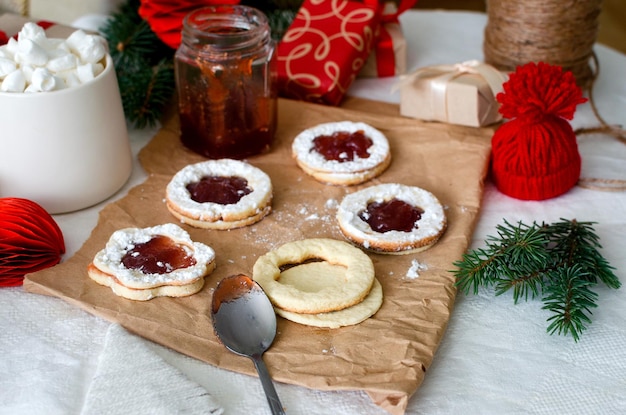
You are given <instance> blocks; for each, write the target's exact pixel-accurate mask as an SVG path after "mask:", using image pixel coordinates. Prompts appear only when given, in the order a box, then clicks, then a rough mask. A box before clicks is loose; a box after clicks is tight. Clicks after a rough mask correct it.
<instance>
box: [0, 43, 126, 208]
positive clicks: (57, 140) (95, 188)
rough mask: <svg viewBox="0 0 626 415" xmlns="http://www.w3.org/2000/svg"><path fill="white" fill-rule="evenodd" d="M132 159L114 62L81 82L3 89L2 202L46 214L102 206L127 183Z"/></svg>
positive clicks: (0, 111) (0, 118)
mask: <svg viewBox="0 0 626 415" xmlns="http://www.w3.org/2000/svg"><path fill="white" fill-rule="evenodd" d="M131 170H132V154H131V149H130V143H129V139H128V130H127V127H126V120H125V118H124V111H123V108H122V101H121V97H120V93H119V88H118V84H117V77H116V75H115V68H114V65H113V62H112V60H111V57H110V56H109V55H107V56H106V63H105V67H104V71H103V72H102V73H100V74H99V75H98V76H97V77H96V78H94V79H93V80H91V81H88V82H86V83H84V84H82V85H79V86H75V87H71V88H67V89H62V90H58V91H51V92H36V93H14V92H0V197H22V198H26V199H30V200H33V201H35V202H37V203H39V204H40V205H41V206H43V207H44V208H45V209H46V210H47V211H48V212H49V213H62V212H70V211H75V210H79V209H83V208H86V207H89V206H92V205H94V204H96V203H99V202H101V201H103V200H105V199H107V198H108V197H110V196H111V195H113V194H114V193H115V192H116V191H118V190H119V189H120V188H121V187H122V186H123V185H124V183H125V182H126V181H127V180H128V177H129V176H130V173H131Z"/></svg>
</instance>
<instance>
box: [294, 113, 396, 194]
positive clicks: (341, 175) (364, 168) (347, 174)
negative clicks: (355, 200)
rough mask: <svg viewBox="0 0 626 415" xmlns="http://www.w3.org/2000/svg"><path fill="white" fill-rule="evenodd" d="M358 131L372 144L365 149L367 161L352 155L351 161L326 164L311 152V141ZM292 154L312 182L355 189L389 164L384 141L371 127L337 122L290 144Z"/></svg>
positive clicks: (315, 153) (331, 161)
mask: <svg viewBox="0 0 626 415" xmlns="http://www.w3.org/2000/svg"><path fill="white" fill-rule="evenodd" d="M359 131H362V132H363V133H364V135H365V137H367V138H369V139H370V140H371V141H372V144H371V146H370V147H369V148H367V153H368V157H359V156H358V155H356V154H355V155H354V159H352V160H344V161H339V160H332V159H331V160H329V159H327V158H326V157H324V155H323V154H321V153H319V152H318V151H316V150H315V142H314V140H315V139H316V138H317V137H320V136H330V135H332V134H334V133H350V134H352V133H357V132H359ZM291 149H292V154H293V157H294V158H295V160H296V163H297V164H298V166H299V167H300V168H301V169H302V170H303V171H304V172H305V173H307V174H309V175H311V176H312V177H313V178H315V179H316V180H318V181H320V182H323V183H327V184H333V185H355V184H359V183H363V182H365V181H367V180H370V179H372V178H374V177H376V176H378V175H380V174H381V173H382V172H384V171H385V169H386V168H387V167H388V166H389V164H390V163H391V152H390V149H389V142H388V140H387V137H385V135H384V134H383V133H381V132H380V131H378V130H377V129H375V128H373V127H372V126H370V125H368V124H365V123H362V122H351V121H341V122H333V123H325V124H319V125H317V126H315V127H312V128H309V129H306V130H304V131H302V132H301V133H300V134H298V135H297V136H296V138H295V139H294V140H293V143H292V146H291Z"/></svg>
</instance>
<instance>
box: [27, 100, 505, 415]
mask: <svg viewBox="0 0 626 415" xmlns="http://www.w3.org/2000/svg"><path fill="white" fill-rule="evenodd" d="M346 105H349V106H352V107H353V108H358V111H357V110H351V109H346V108H335V107H326V106H322V105H315V104H309V103H304V102H297V101H289V100H282V99H281V100H280V102H279V124H278V131H277V135H276V139H275V143H274V145H273V147H272V149H271V151H270V152H268V153H266V154H263V155H259V156H255V157H251V158H250V159H248V161H249V162H250V163H251V164H253V165H254V166H257V167H259V168H261V169H262V170H264V171H265V172H266V173H267V174H268V175H269V176H270V178H271V180H272V183H273V187H274V199H273V203H272V205H273V211H272V213H271V214H270V215H269V216H267V217H266V218H264V219H263V220H262V221H261V222H259V223H257V224H254V225H252V226H248V227H245V228H241V229H236V230H230V231H218V230H200V229H195V228H191V227H189V226H187V225H183V228H185V229H186V230H188V231H189V233H190V235H191V237H192V239H194V240H196V241H199V242H204V243H206V244H208V245H210V246H211V247H213V248H214V249H215V251H216V260H217V268H216V270H215V271H214V272H213V273H212V274H211V275H210V276H208V277H207V278H206V284H205V287H204V288H203V289H202V291H200V292H199V293H198V294H195V295H193V296H190V297H185V298H156V299H153V300H150V301H146V302H138V301H131V300H127V299H124V298H121V297H118V296H116V295H115V294H113V292H112V291H111V289H110V288H107V287H103V286H100V285H98V284H96V283H95V282H93V281H92V280H91V279H89V278H88V276H87V272H86V267H87V264H88V263H89V262H90V261H91V259H92V258H93V256H94V255H95V253H96V252H97V251H98V250H100V249H102V248H103V247H104V245H105V243H106V241H107V240H108V239H109V236H110V235H111V233H113V232H114V231H115V230H117V229H121V228H125V227H147V226H154V225H157V224H162V223H166V222H174V223H176V222H177V221H176V219H175V218H174V217H173V216H172V215H171V214H170V213H169V212H168V210H167V208H166V206H165V203H164V192H165V187H166V185H167V183H168V182H169V181H170V179H171V177H172V176H173V175H174V174H175V173H176V172H177V171H178V170H179V169H181V168H183V167H184V166H186V165H187V164H191V163H195V162H200V161H203V160H205V159H204V158H203V157H202V156H199V155H197V154H195V153H192V152H191V151H189V150H187V149H186V148H184V147H183V146H182V145H181V144H180V141H179V132H178V131H179V127H178V118H177V117H176V116H175V115H174V116H172V117H169V119H168V120H167V121H166V122H165V123H164V126H163V128H162V129H161V130H160V131H159V132H158V133H157V135H156V136H155V137H154V138H153V139H152V140H151V141H150V143H149V144H147V145H146V147H145V148H144V149H142V151H141V152H140V154H139V159H140V162H141V164H142V165H143V166H144V168H145V169H146V171H147V172H148V174H149V177H148V178H147V179H146V181H145V182H144V183H142V184H140V185H138V186H136V187H134V188H133V189H131V190H130V191H129V193H128V195H127V196H125V197H124V198H122V199H120V200H118V201H116V202H113V203H111V204H109V205H107V206H106V207H105V208H104V209H102V211H101V212H100V216H99V219H98V224H97V226H96V227H95V229H94V230H93V232H92V234H91V235H90V237H89V238H88V240H87V241H86V242H85V244H84V245H83V246H82V247H81V248H80V250H79V251H78V252H77V253H76V254H75V255H74V256H73V257H72V258H70V259H69V260H66V261H64V262H62V263H61V264H59V265H57V266H55V267H53V268H50V269H47V270H43V271H40V272H37V273H34V274H30V275H28V276H27V277H26V279H25V282H24V286H25V288H26V290H28V291H30V292H35V293H40V294H46V295H53V296H57V297H60V298H62V299H64V300H66V301H68V302H70V303H72V304H75V305H77V306H78V307H81V308H83V309H85V310H86V311H88V312H90V313H93V314H95V315H98V316H101V317H103V318H105V319H107V320H110V321H113V322H117V323H120V324H121V325H122V326H124V327H125V328H127V329H128V330H130V331H132V332H134V333H136V334H139V335H141V336H143V337H145V338H147V339H150V340H152V341H154V342H156V343H159V344H162V345H165V346H167V347H170V348H172V349H174V350H177V351H179V352H181V353H183V354H186V355H188V356H192V357H194V358H197V359H200V360H202V361H204V362H207V363H210V364H212V365H215V366H218V367H221V368H224V369H228V370H232V371H236V372H240V373H245V374H248V375H253V376H256V372H255V369H254V366H253V364H252V362H251V361H250V360H249V359H246V358H244V357H241V356H238V355H235V354H234V353H231V352H229V351H228V350H226V348H225V347H224V346H222V344H221V343H219V341H218V340H217V338H216V336H215V334H214V332H213V328H212V322H211V317H210V304H211V294H212V291H213V289H214V288H215V286H216V284H217V282H218V281H219V280H221V279H222V278H224V277H226V276H229V275H232V274H238V273H244V274H248V275H251V272H252V268H253V265H254V263H255V261H256V260H257V258H258V257H259V256H260V255H263V254H264V253H266V252H267V251H268V250H271V249H273V248H276V247H278V246H280V245H282V244H284V243H286V242H289V241H294V240H300V239H305V238H319V237H325V238H334V239H339V240H344V238H343V236H342V234H341V233H340V231H339V229H338V226H337V224H336V221H335V212H336V208H337V204H338V203H339V202H340V201H341V199H342V198H343V196H344V195H346V194H348V193H351V192H354V191H355V190H358V189H361V188H364V187H366V186H371V185H373V184H378V183H391V182H396V183H403V184H407V185H415V186H419V187H422V188H425V189H427V190H429V191H431V192H433V193H434V194H435V195H436V196H437V197H438V198H439V200H440V201H441V202H442V204H443V205H444V207H445V211H446V215H447V218H448V228H447V230H446V233H445V234H444V236H443V237H442V238H441V239H440V241H439V242H438V243H437V244H436V245H435V246H434V247H432V248H431V249H429V250H426V251H424V252H421V253H417V254H409V255H380V254H372V253H369V256H370V257H371V258H372V260H373V262H374V267H375V271H376V277H377V278H378V279H379V281H380V282H381V284H382V286H383V290H384V301H383V305H382V307H381V308H380V310H379V311H378V312H377V313H376V314H375V315H374V316H373V317H372V318H370V319H368V320H366V321H364V322H363V323H361V324H358V325H355V326H349V327H343V328H339V329H324V328H313V327H308V326H303V325H299V324H297V323H293V322H290V321H287V320H284V319H282V318H280V317H278V333H277V336H276V339H275V341H274V344H273V346H272V347H271V348H270V349H269V351H268V352H267V353H266V354H265V360H266V363H267V366H268V368H269V371H270V373H271V375H272V377H273V379H274V380H275V381H278V382H285V383H290V384H295V385H301V386H305V387H308V388H313V389H319V390H363V391H365V392H366V393H368V395H369V396H370V397H371V398H372V400H373V401H374V402H375V403H376V404H377V405H379V406H380V407H382V408H384V409H385V410H387V411H388V412H389V413H391V414H403V413H404V412H405V410H406V406H407V403H408V399H409V398H410V396H411V395H412V394H413V393H414V392H415V391H416V390H417V388H418V387H419V386H420V384H421V383H422V381H423V379H424V376H425V373H426V370H427V369H428V367H429V366H430V364H431V362H432V360H433V356H434V353H435V351H436V349H437V347H438V345H439V343H440V341H441V338H442V336H443V334H444V332H445V329H446V326H447V323H448V319H449V318H450V314H451V312H452V309H453V306H454V299H455V294H456V289H455V287H454V275H453V274H452V273H451V272H450V270H451V269H453V262H454V261H456V260H458V259H460V258H461V256H462V254H463V253H464V252H465V250H466V249H467V247H468V245H469V243H470V241H471V235H472V232H473V228H474V225H475V222H476V220H477V217H478V213H479V210H480V203H481V198H482V192H483V184H484V180H485V176H486V172H487V168H488V163H489V152H490V138H491V135H492V133H493V131H492V130H490V129H474V128H466V127H459V126H451V125H445V124H437V123H424V122H421V121H417V120H413V119H408V118H401V117H398V116H395V115H389V114H397V113H398V109H397V107H396V106H392V105H390V104H383V103H378V102H373V101H365V100H358V99H349V100H348V101H347V104H346ZM343 120H352V121H362V122H366V123H368V124H370V125H372V126H374V127H375V128H378V129H379V130H381V131H382V132H383V133H384V134H385V135H386V136H387V138H388V139H389V141H390V146H391V152H392V162H391V165H390V167H389V168H388V169H387V171H385V172H384V173H383V174H382V175H381V176H379V177H378V178H376V179H373V180H371V181H369V182H367V183H364V184H361V185H358V186H351V187H340V186H329V185H324V184H321V183H318V182H316V181H315V180H314V179H313V178H311V177H309V176H307V175H306V174H305V173H304V172H303V171H301V170H300V169H299V168H298V167H297V166H296V164H295V162H294V160H293V159H292V157H291V148H290V146H291V142H292V140H293V138H294V137H295V135H296V134H298V133H299V132H300V131H302V130H303V129H305V128H308V127H312V126H314V125H317V124H319V123H324V122H331V121H343ZM417 264H420V265H421V266H422V268H423V269H421V270H419V276H418V277H415V276H414V275H413V274H412V273H411V269H412V267H414V266H415V265H417Z"/></svg>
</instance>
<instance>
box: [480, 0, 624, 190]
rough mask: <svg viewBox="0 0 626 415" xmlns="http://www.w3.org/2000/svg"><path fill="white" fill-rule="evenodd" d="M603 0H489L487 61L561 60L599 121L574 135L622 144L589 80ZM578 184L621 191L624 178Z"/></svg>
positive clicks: (502, 65) (503, 64)
mask: <svg viewBox="0 0 626 415" xmlns="http://www.w3.org/2000/svg"><path fill="white" fill-rule="evenodd" d="M601 9H602V0H487V17H488V21H487V26H486V27H485V33H484V42H483V53H484V55H485V62H486V63H488V64H490V65H492V66H494V67H496V68H498V69H500V70H501V71H504V72H513V71H515V69H516V68H517V66H520V65H524V64H526V63H529V62H545V63H549V64H552V65H559V66H561V67H562V68H563V69H564V70H569V71H571V72H572V73H573V74H574V76H575V77H576V83H577V84H578V85H579V86H580V87H581V88H583V90H585V91H586V92H587V94H588V96H589V103H590V105H591V109H592V110H593V113H594V115H595V116H596V118H597V119H598V121H599V122H600V126H598V127H592V128H580V129H578V130H576V131H575V133H576V135H584V134H592V133H605V134H609V135H612V136H614V137H615V138H617V139H618V140H620V141H622V142H623V143H625V144H626V130H624V129H623V128H622V127H621V126H616V125H609V124H608V123H607V122H606V121H605V120H604V119H603V118H602V117H601V116H600V114H599V113H598V110H597V108H596V105H595V102H594V99H593V84H594V82H595V80H596V78H597V77H598V74H599V71H600V66H599V63H598V60H597V57H596V55H595V53H594V51H593V45H594V43H595V42H596V39H597V35H598V26H599V20H598V18H599V16H600V12H601ZM578 185H579V186H581V187H585V188H589V189H596V190H605V191H624V190H626V180H620V179H617V180H613V179H597V178H581V179H580V180H579V182H578Z"/></svg>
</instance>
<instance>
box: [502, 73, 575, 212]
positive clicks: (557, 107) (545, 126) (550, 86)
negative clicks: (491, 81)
mask: <svg viewBox="0 0 626 415" xmlns="http://www.w3.org/2000/svg"><path fill="white" fill-rule="evenodd" d="M496 99H497V100H498V102H499V103H500V104H501V106H500V113H501V114H502V116H503V117H504V118H505V119H508V121H507V122H505V123H503V124H502V125H501V126H500V127H499V128H498V129H497V130H496V132H495V134H494V135H493V138H492V140H491V155H492V159H491V173H492V177H493V180H494V182H495V184H496V187H497V188H498V190H500V191H501V192H502V193H504V194H506V195H509V196H511V197H515V198H517V199H523V200H543V199H549V198H552V197H556V196H559V195H561V194H563V193H565V192H567V191H568V190H569V189H571V188H572V187H573V186H574V185H575V184H576V182H577V181H578V179H579V178H580V166H581V159H580V154H579V153H578V144H577V142H576V135H575V134H574V130H573V129H572V126H571V125H570V123H569V122H568V121H567V120H571V119H572V118H574V112H575V111H576V106H577V105H578V104H582V103H584V102H586V101H587V99H586V98H583V96H582V90H581V88H580V87H579V86H578V85H576V79H575V78H574V75H573V74H572V72H570V71H563V69H562V68H561V67H560V66H555V65H549V64H546V63H543V62H539V63H538V64H535V63H534V62H531V63H528V64H526V65H522V66H518V67H517V69H516V70H515V72H513V73H512V74H511V75H510V76H509V80H508V81H507V82H505V83H504V84H503V92H501V93H499V94H498V95H497V96H496Z"/></svg>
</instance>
